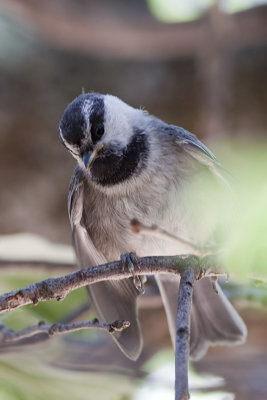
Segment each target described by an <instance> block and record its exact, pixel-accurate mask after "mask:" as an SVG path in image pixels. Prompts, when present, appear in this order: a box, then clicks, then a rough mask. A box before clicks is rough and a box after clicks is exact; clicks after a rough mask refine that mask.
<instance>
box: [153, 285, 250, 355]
mask: <svg viewBox="0 0 267 400" xmlns="http://www.w3.org/2000/svg"><path fill="white" fill-rule="evenodd" d="M157 282H158V285H159V289H160V292H161V295H162V299H163V303H164V306H165V309H166V313H167V319H168V324H169V328H170V333H171V337H172V342H173V344H174V345H175V335H176V314H177V303H178V290H179V278H178V279H177V278H176V279H173V278H172V279H171V280H170V279H169V278H165V277H159V278H157ZM217 290H218V294H216V293H215V291H214V289H213V287H212V284H211V280H210V279H209V278H203V279H201V280H200V281H197V282H196V283H195V285H194V291H193V304H192V311H191V326H190V357H191V358H192V359H194V360H196V359H199V358H201V357H202V356H203V355H204V354H205V353H206V351H207V349H208V347H209V346H214V345H218V344H223V345H224V344H228V345H231V344H238V343H242V342H244V340H245V338H246V334H247V330H246V326H245V324H244V322H243V320H242V319H241V317H240V316H239V315H238V313H237V312H236V310H235V309H234V307H233V306H232V304H231V303H230V302H229V300H228V299H227V298H226V296H225V295H224V293H223V292H222V290H221V288H220V287H219V285H217Z"/></svg>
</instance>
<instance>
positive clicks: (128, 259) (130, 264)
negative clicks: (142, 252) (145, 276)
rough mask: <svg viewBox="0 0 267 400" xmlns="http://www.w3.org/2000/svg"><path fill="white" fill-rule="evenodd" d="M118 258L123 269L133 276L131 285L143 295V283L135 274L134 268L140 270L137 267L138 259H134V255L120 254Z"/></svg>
mask: <svg viewBox="0 0 267 400" xmlns="http://www.w3.org/2000/svg"><path fill="white" fill-rule="evenodd" d="M120 258H121V262H122V265H123V269H127V270H128V271H130V272H131V274H132V276H133V283H134V286H135V287H136V289H137V290H138V291H139V292H140V293H144V291H145V290H144V285H143V281H142V279H141V277H140V276H139V275H136V274H135V266H136V267H137V269H140V268H139V266H138V259H137V257H136V254H135V253H126V254H121V256H120Z"/></svg>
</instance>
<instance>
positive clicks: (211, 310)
mask: <svg viewBox="0 0 267 400" xmlns="http://www.w3.org/2000/svg"><path fill="white" fill-rule="evenodd" d="M163 131H164V133H166V134H167V135H168V136H169V137H171V138H172V139H173V141H174V143H176V144H177V145H178V146H180V147H181V148H182V149H183V151H185V152H186V153H187V154H189V155H190V156H191V157H193V159H195V160H196V161H197V162H198V163H200V164H201V165H202V166H204V167H207V171H208V173H209V174H210V175H212V176H213V177H214V178H215V181H214V183H218V185H219V186H217V185H216V186H214V192H215V191H216V190H217V189H219V187H220V186H221V187H222V190H223V187H225V188H224V189H225V190H226V191H227V192H228V194H230V195H231V197H232V194H233V192H232V189H231V186H230V184H229V180H230V179H231V177H230V175H228V173H227V172H226V171H225V170H224V169H223V167H222V166H221V165H220V163H219V162H218V161H217V160H216V158H215V156H214V155H213V153H212V152H211V151H210V150H209V149H208V148H207V147H206V146H205V145H204V144H203V143H202V142H201V141H200V140H198V139H197V137H196V136H195V135H193V134H191V133H190V132H188V131H186V130H185V129H183V128H180V127H176V126H173V125H167V126H166V125H165V127H164V128H163ZM229 178H230V179H229ZM198 188H199V189H200V191H201V189H202V191H203V190H205V189H203V188H202V187H201V186H200V187H198ZM220 193H221V192H219V195H218V194H217V197H216V194H215V193H212V192H210V193H209V194H210V195H211V196H212V199H211V202H216V203H215V204H216V205H217V207H218V208H221V205H220V201H221V199H219V198H218V197H220ZM196 195H197V196H198V195H199V194H198V193H197V194H196ZM213 195H214V197H213ZM197 200H198V198H197ZM232 200H233V199H232ZM206 201H207V200H206ZM193 204H194V203H193ZM195 205H196V204H195ZM205 208H208V209H209V206H208V205H207V203H206V202H205ZM208 212H209V210H208ZM231 214H232V213H231ZM200 217H201V219H202V223H204V224H205V213H203V214H202V215H201V216H200ZM203 219H204V221H203ZM223 219H224V218H223ZM194 222H196V221H195V220H194V221H192V223H194ZM156 279H157V282H158V285H159V289H160V292H161V295H162V299H163V303H164V306H165V309H166V314H167V318H168V323H169V327H170V333H171V336H172V340H173V343H175V332H176V314H177V301H178V290H179V280H178V279H176V280H175V279H172V280H170V278H169V279H168V278H165V277H164V276H163V275H162V276H158V277H157V278H156ZM217 289H218V294H216V293H215V291H214V290H213V288H212V284H211V281H210V279H209V278H203V279H201V280H200V281H197V282H195V285H194V292H193V305H192V312H191V332H190V356H191V358H193V359H198V358H200V357H202V356H203V355H204V354H205V352H206V350H207V348H208V347H209V346H210V345H216V344H237V343H242V342H243V341H244V339H245V337H246V333H247V331H246V327H245V324H244V322H243V321H242V319H241V318H240V316H239V315H238V313H237V312H236V311H235V309H234V308H233V306H232V305H231V303H230V302H229V301H228V299H227V298H226V296H225V295H224V293H223V292H222V290H221V289H220V287H219V285H217Z"/></svg>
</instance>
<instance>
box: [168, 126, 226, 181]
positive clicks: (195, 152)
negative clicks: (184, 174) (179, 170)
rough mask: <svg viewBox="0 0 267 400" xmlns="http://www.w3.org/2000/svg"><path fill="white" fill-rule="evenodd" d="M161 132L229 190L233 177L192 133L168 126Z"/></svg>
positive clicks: (178, 127)
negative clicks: (209, 171) (208, 170)
mask: <svg viewBox="0 0 267 400" xmlns="http://www.w3.org/2000/svg"><path fill="white" fill-rule="evenodd" d="M161 131H163V132H164V134H166V135H168V136H169V137H170V138H172V139H173V140H174V142H175V143H176V144H177V145H178V146H180V147H181V148H182V149H183V150H184V151H185V152H186V153H187V154H189V155H190V156H191V157H192V158H193V159H195V160H196V161H198V162H199V163H200V164H202V165H204V166H206V167H207V168H208V169H210V170H211V172H212V173H213V174H214V175H215V176H217V177H219V179H221V180H222V181H223V182H224V184H225V185H226V186H227V187H228V189H231V186H230V184H229V181H232V180H233V177H232V176H231V175H230V174H229V173H228V171H226V170H225V169H224V168H223V166H222V165H221V164H220V163H219V161H218V160H217V159H216V157H215V155H214V154H213V153H212V151H210V150H209V149H208V147H207V146H205V145H204V144H203V143H202V142H201V141H200V140H199V139H198V138H197V137H196V136H195V135H194V134H193V133H190V132H188V131H187V130H186V129H184V128H181V127H180V126H175V125H168V124H164V127H163V128H162V129H161Z"/></svg>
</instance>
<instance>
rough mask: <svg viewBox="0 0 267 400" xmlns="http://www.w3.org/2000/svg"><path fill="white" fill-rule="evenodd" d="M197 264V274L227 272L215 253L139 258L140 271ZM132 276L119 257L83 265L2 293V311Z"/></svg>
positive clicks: (174, 269)
mask: <svg viewBox="0 0 267 400" xmlns="http://www.w3.org/2000/svg"><path fill="white" fill-rule="evenodd" d="M191 265H194V266H195V275H196V277H198V276H203V275H209V276H212V275H224V274H225V273H224V272H223V271H222V270H221V269H220V266H219V265H218V262H217V261H216V258H215V256H212V255H210V256H206V257H203V258H201V259H200V258H198V257H196V256H193V255H190V256H162V257H144V258H139V259H138V263H137V267H138V272H137V274H138V275H154V274H182V273H183V272H184V271H185V270H186V269H187V268H188V267H189V266H191ZM130 277H132V273H131V272H130V271H129V270H127V269H125V268H124V267H123V265H122V263H121V262H120V261H113V262H110V263H107V264H103V265H98V266H96V267H89V268H84V269H81V270H79V271H76V272H73V273H71V274H68V275H64V276H62V277H59V278H53V279H52V278H50V279H46V280H43V281H40V282H37V283H34V284H32V285H29V286H26V287H25V288H23V289H19V290H15V291H12V292H9V293H6V294H3V295H2V296H0V312H1V313H2V312H6V311H10V310H12V309H15V308H18V307H22V306H25V305H27V304H34V305H36V304H38V302H40V301H46V300H51V299H55V298H56V299H57V300H58V301H60V300H63V299H64V298H65V297H66V296H67V294H68V293H69V292H71V291H73V290H75V289H78V288H80V287H84V286H87V285H90V284H92V283H96V282H101V281H105V280H112V279H115V280H120V279H125V278H130Z"/></svg>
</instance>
